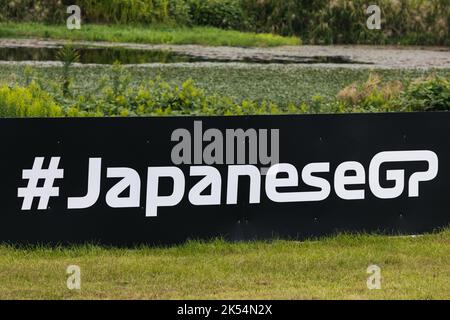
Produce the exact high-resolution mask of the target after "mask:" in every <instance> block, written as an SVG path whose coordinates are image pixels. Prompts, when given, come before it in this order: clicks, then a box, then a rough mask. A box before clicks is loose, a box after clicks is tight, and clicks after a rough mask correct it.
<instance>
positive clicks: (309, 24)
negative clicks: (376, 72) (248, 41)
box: [0, 0, 450, 45]
mask: <svg viewBox="0 0 450 320" xmlns="http://www.w3.org/2000/svg"><path fill="white" fill-rule="evenodd" d="M67 4H69V3H68V1H62V0H37V1H32V0H0V21H4V22H5V21H6V22H13V21H15V22H46V23H55V24H65V21H66V18H67V13H66V5H67ZM70 4H78V5H79V6H80V7H81V8H82V14H83V21H84V22H87V23H108V24H127V25H130V24H135V25H136V24H137V25H149V24H152V25H155V24H165V25H174V24H177V25H183V26H192V25H207V26H215V27H219V28H225V29H237V30H243V31H252V32H253V31H257V32H270V33H277V34H281V35H295V36H299V37H301V38H302V39H306V41H307V42H310V43H369V44H385V43H394V44H396V43H401V44H422V45H448V44H449V21H450V3H449V0H396V1H392V0H378V1H377V3H376V4H377V5H379V6H380V8H381V10H382V30H369V29H368V28H367V27H366V20H367V18H368V15H367V14H366V8H367V6H368V5H369V3H368V2H367V1H366V0H353V1H348V0H314V1H311V0H283V1H280V0H77V1H71V2H70Z"/></svg>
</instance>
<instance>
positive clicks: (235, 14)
mask: <svg viewBox="0 0 450 320" xmlns="http://www.w3.org/2000/svg"><path fill="white" fill-rule="evenodd" d="M189 6H190V13H191V17H192V21H193V23H194V24H196V25H206V26H212V27H218V28H222V29H237V30H245V29H249V28H250V26H249V24H248V22H247V18H246V16H245V13H244V10H243V8H242V6H241V3H240V0H189Z"/></svg>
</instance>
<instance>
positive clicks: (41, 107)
mask: <svg viewBox="0 0 450 320" xmlns="http://www.w3.org/2000/svg"><path fill="white" fill-rule="evenodd" d="M62 115H63V114H62V109H61V107H60V106H58V105H57V104H56V103H55V101H54V100H53V98H52V97H51V96H50V95H49V94H48V93H46V92H44V91H43V90H41V88H40V87H39V86H38V85H37V84H36V83H35V82H32V83H31V84H30V85H28V86H26V87H19V86H15V87H12V88H11V87H8V86H6V85H3V86H1V87H0V117H3V118H7V117H60V116H62Z"/></svg>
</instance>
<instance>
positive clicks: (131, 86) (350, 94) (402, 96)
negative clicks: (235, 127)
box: [0, 64, 450, 117]
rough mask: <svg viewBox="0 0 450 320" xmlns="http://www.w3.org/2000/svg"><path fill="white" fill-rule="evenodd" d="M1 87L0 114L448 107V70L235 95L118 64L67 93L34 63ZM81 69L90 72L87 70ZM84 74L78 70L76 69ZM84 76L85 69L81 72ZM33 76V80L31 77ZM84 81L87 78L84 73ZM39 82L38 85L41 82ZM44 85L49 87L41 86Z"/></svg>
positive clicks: (253, 112)
mask: <svg viewBox="0 0 450 320" xmlns="http://www.w3.org/2000/svg"><path fill="white" fill-rule="evenodd" d="M23 73H24V75H23V78H22V80H21V81H20V82H21V83H22V85H19V83H18V82H17V76H14V79H16V80H12V78H11V81H12V82H10V84H9V85H4V86H2V87H1V93H0V109H1V113H0V117H28V116H42V117H48V116H52V117H53V116H63V117H83V116H94V117H101V116H160V115H164V116H170V115H184V116H188V115H210V116H214V115H258V114H304V113H312V114H317V113H351V112H392V111H396V112H398V111H435V110H450V98H449V96H450V94H449V93H450V83H449V79H448V77H447V76H445V77H443V76H433V77H431V76H430V77H427V78H419V79H416V80H414V81H406V82H404V83H401V82H399V81H398V80H394V81H385V80H384V79H383V78H382V77H381V76H379V75H377V74H371V75H369V77H368V79H367V80H365V81H360V82H356V83H354V84H351V85H349V86H347V87H345V88H343V89H342V90H341V91H340V92H339V93H338V94H337V96H336V97H335V98H330V97H327V96H324V95H322V94H318V93H317V92H316V94H315V95H313V96H312V98H311V99H309V100H304V101H303V102H299V101H292V102H289V101H288V100H285V101H284V102H283V101H281V103H280V101H274V100H272V99H270V98H269V97H266V98H264V99H253V98H249V97H243V98H236V97H232V96H227V95H226V94H224V93H223V92H222V93H221V94H220V95H219V94H217V93H212V92H209V91H207V90H204V89H202V88H200V87H199V86H198V85H197V84H196V82H195V81H194V80H192V79H189V80H187V81H183V82H182V83H181V84H179V83H178V84H177V83H174V82H166V81H164V80H163V79H162V78H160V77H155V78H153V79H152V80H148V78H147V79H145V80H138V81H137V80H136V78H135V77H134V76H133V77H131V70H130V69H128V68H125V67H123V66H121V65H120V64H115V65H114V66H113V67H112V68H111V72H109V73H108V74H107V75H105V76H97V79H96V81H95V82H90V83H89V84H88V85H85V86H82V87H80V88H77V87H76V86H74V87H73V88H72V94H71V95H67V94H65V93H64V89H63V88H61V86H60V85H59V82H58V81H54V80H51V79H50V78H45V79H43V78H42V77H41V76H40V74H39V73H37V72H36V71H35V70H30V68H24V69H23ZM83 73H86V71H85V70H83ZM75 76H76V77H77V76H80V75H79V74H77V75H75ZM83 76H84V75H83ZM30 81H31V82H30ZM86 81H89V80H87V79H86ZM38 83H39V84H40V85H39V84H38ZM42 88H45V89H42Z"/></svg>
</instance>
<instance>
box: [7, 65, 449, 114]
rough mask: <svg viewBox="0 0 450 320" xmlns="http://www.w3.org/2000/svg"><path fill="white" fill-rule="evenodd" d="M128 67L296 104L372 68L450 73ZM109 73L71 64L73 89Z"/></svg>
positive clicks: (137, 77) (139, 75) (327, 96)
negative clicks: (73, 67)
mask: <svg viewBox="0 0 450 320" xmlns="http://www.w3.org/2000/svg"><path fill="white" fill-rule="evenodd" d="M127 70H129V71H130V81H131V85H136V84H138V83H141V82H142V81H144V80H150V79H154V78H155V77H157V76H159V77H161V79H162V80H165V81H167V82H170V83H171V84H177V85H179V84H181V83H182V82H184V81H186V80H187V79H189V78H192V79H193V80H194V81H195V83H196V85H197V86H199V87H200V88H202V89H204V90H205V91H206V92H207V93H208V94H214V93H216V94H220V95H224V96H228V97H232V98H234V99H235V100H236V101H241V100H243V99H252V100H256V101H261V100H269V101H272V102H275V103H277V104H279V105H281V106H284V105H286V104H288V103H289V102H292V103H295V104H300V103H302V102H311V100H312V99H313V97H314V96H316V95H320V96H321V97H322V98H323V99H324V100H328V101H330V100H333V99H334V98H335V96H336V94H337V93H338V92H339V91H340V90H341V89H342V88H344V87H346V86H348V85H350V84H352V83H353V82H357V81H358V82H361V81H365V80H367V78H368V76H369V74H370V73H371V72H374V73H377V74H379V75H380V76H381V77H382V78H383V79H384V80H385V81H393V80H400V81H402V82H404V83H406V82H407V81H410V80H411V79H414V78H418V77H422V76H427V75H431V74H437V75H441V76H449V75H450V70H448V69H447V70H428V71H426V70H369V69H345V68H342V69H324V68H317V69H316V68H302V67H296V66H289V65H287V66H277V67H252V66H249V67H246V68H236V67H232V66H229V67H228V66H227V67H220V68H217V67H195V68H194V67H183V66H171V65H165V66H161V67H152V68H142V67H133V68H129V69H128V68H127ZM34 72H35V74H36V76H38V77H40V78H42V79H43V80H44V81H45V80H54V79H56V78H57V77H58V76H59V75H60V74H61V70H60V68H55V67H45V68H35V69H34ZM110 74H111V67H110V66H107V67H88V68H75V69H73V78H74V81H73V85H74V87H75V88H76V90H75V91H76V92H79V93H82V94H86V93H87V92H89V91H90V90H92V89H93V88H96V87H97V83H98V82H99V80H100V79H101V78H103V77H105V78H107V77H108V75H110ZM0 79H2V81H0V82H5V81H6V82H10V83H15V82H16V81H18V82H19V83H21V84H24V82H25V81H24V79H25V72H24V67H23V66H0Z"/></svg>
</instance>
